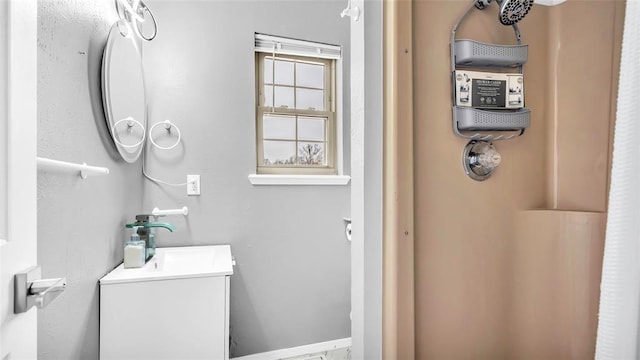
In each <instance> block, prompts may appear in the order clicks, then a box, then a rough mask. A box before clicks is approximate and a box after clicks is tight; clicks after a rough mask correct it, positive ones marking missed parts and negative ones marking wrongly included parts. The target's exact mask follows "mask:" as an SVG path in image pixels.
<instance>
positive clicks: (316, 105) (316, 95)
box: [276, 89, 324, 110]
mask: <svg viewBox="0 0 640 360" xmlns="http://www.w3.org/2000/svg"><path fill="white" fill-rule="evenodd" d="M276 94H277V93H276ZM296 102H297V104H296V105H297V106H296V108H297V109H314V110H324V91H322V90H309V89H296Z"/></svg>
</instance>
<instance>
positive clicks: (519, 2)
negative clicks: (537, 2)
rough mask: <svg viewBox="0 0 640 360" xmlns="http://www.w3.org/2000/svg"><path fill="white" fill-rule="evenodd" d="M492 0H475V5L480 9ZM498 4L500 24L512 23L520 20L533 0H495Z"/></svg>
mask: <svg viewBox="0 0 640 360" xmlns="http://www.w3.org/2000/svg"><path fill="white" fill-rule="evenodd" d="M491 1H492V0H476V7H477V8H478V9H480V10H482V9H484V8H485V7H487V5H489V4H491ZM496 1H497V2H498V5H499V6H500V12H499V13H498V20H500V23H501V24H502V25H513V24H515V23H517V22H518V21H520V20H522V19H523V18H524V17H525V15H527V13H528V12H529V10H531V7H532V6H533V0H496Z"/></svg>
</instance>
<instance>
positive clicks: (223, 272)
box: [100, 245, 233, 285]
mask: <svg viewBox="0 0 640 360" xmlns="http://www.w3.org/2000/svg"><path fill="white" fill-rule="evenodd" d="M232 274H233V265H232V258H231V246H230V245H211V246H182V247H167V248H157V249H156V254H155V255H154V256H153V257H152V258H151V259H150V260H149V261H147V263H146V264H145V265H144V266H143V267H141V268H137V269H125V268H124V264H120V265H119V266H118V267H117V268H115V269H113V270H112V271H111V272H110V273H108V274H107V275H105V276H104V277H103V278H102V279H100V285H108V284H118V283H128V282H140V281H154V280H167V279H181V278H194V277H209V276H227V275H232Z"/></svg>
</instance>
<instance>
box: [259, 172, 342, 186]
mask: <svg viewBox="0 0 640 360" xmlns="http://www.w3.org/2000/svg"><path fill="white" fill-rule="evenodd" d="M350 180H351V176H349V175H271V174H251V175H249V182H250V183H251V184H253V185H347V184H348V183H349V181H350Z"/></svg>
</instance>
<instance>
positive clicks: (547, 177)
mask: <svg viewBox="0 0 640 360" xmlns="http://www.w3.org/2000/svg"><path fill="white" fill-rule="evenodd" d="M620 3H621V2H619V1H590V2H583V1H571V0H570V1H568V2H567V3H565V4H562V5H559V6H556V7H551V8H549V7H543V6H539V5H534V8H533V9H532V10H531V12H530V14H529V15H527V17H526V18H525V19H524V20H523V21H522V22H521V23H519V25H520V30H521V32H522V41H523V43H526V44H528V45H529V61H528V63H527V64H526V66H525V86H526V89H527V90H526V93H527V98H526V106H527V107H529V108H531V109H532V114H533V115H532V118H531V127H530V128H529V129H527V131H526V133H525V135H524V136H522V137H520V138H518V139H515V140H510V141H498V142H495V146H496V148H497V150H498V151H499V152H500V153H501V154H502V159H503V162H502V164H501V165H500V167H499V169H498V170H497V172H496V173H495V174H494V175H493V176H492V177H491V178H490V179H489V180H487V181H484V182H476V181H473V180H471V179H469V178H468V177H467V176H466V175H465V174H464V171H463V169H462V165H461V153H462V149H463V147H464V145H465V144H466V142H467V141H466V140H465V139H462V138H459V137H456V136H455V135H454V134H453V131H452V130H451V126H452V125H451V95H450V93H451V88H450V76H451V75H450V63H449V61H450V59H449V36H450V31H451V28H452V27H453V25H454V24H455V22H456V21H457V19H458V18H459V17H460V16H461V15H462V13H463V12H464V10H465V8H466V7H467V6H468V5H469V3H468V2H466V1H429V0H422V1H415V2H414V7H413V24H414V33H413V35H414V47H415V53H414V65H413V67H414V78H413V82H414V114H415V116H414V122H415V124H414V142H415V161H414V166H415V219H416V229H415V262H416V271H415V297H416V301H415V303H416V310H415V312H416V324H415V326H416V339H415V343H416V358H418V359H431V358H433V359H442V358H446V359H508V358H518V357H520V356H525V355H527V353H526V346H525V347H524V348H523V347H519V346H518V345H517V344H516V342H515V341H514V340H515V339H514V335H513V334H512V330H513V329H514V326H517V325H522V324H521V322H520V320H519V316H520V315H521V314H520V313H518V311H520V310H521V309H519V308H518V307H517V306H516V305H517V302H516V300H517V298H515V297H514V296H513V295H514V291H517V290H518V289H520V290H522V289H525V290H526V289H529V288H528V287H526V286H528V285H527V283H526V282H524V283H523V282H522V281H521V280H522V279H520V278H519V276H518V275H517V274H515V273H514V271H515V270H517V269H518V267H517V266H516V264H515V263H514V261H516V259H517V256H516V255H518V256H522V257H524V259H526V260H528V261H532V263H531V266H532V267H533V269H535V268H540V269H545V266H547V265H546V263H545V262H544V261H541V259H544V257H531V258H529V257H528V255H527V254H529V252H532V253H535V251H536V249H537V248H536V246H537V245H540V244H537V245H536V244H535V243H534V242H533V241H524V240H522V232H523V230H522V228H521V227H520V228H517V227H516V223H517V222H516V219H517V218H518V216H519V215H518V214H520V213H521V212H522V211H526V210H531V209H551V208H554V207H556V208H563V209H568V210H579V211H605V210H606V196H607V186H608V173H609V167H610V165H609V164H610V160H609V158H610V155H609V154H610V151H609V149H610V129H611V126H612V114H614V113H615V109H614V107H615V103H614V102H613V101H612V100H614V99H615V87H616V85H615V84H616V77H617V70H616V67H617V63H616V60H615V59H616V57H617V56H618V55H616V52H617V51H619V40H617V39H619V35H617V34H619V30H618V29H619V27H620V26H621V17H622V15H621V12H620V11H619V7H620V6H619V5H620ZM497 11H498V10H497V7H495V5H493V4H492V5H491V6H490V7H489V8H488V9H487V10H484V11H473V12H472V13H471V14H470V15H469V17H468V18H467V19H466V20H465V21H464V22H463V24H462V26H461V27H460V29H459V31H458V36H457V38H470V39H474V40H479V41H485V42H490V43H497V44H513V43H514V42H515V41H514V36H513V31H512V29H511V28H509V27H504V26H502V25H500V24H499V22H498V20H497ZM592 35H593V36H592ZM616 41H618V43H616ZM559 214H561V212H557V213H550V214H548V219H546V220H545V219H542V220H541V222H538V223H536V224H537V226H539V227H540V228H546V227H548V226H550V227H552V226H554V224H555V223H557V222H559V221H560V220H561V218H560V217H561V215H559ZM602 216H604V215H602ZM528 229H531V231H538V228H536V227H530V228H528ZM599 234H600V233H599ZM552 235H553V234H552ZM574 235H575V233H571V232H569V233H566V234H565V238H566V239H572V238H573V237H574ZM541 236H543V237H542V238H541V239H540V241H541V242H542V243H546V244H555V245H556V246H569V248H565V250H564V251H565V254H567V256H573V255H575V256H578V255H579V254H580V248H579V247H573V248H572V247H571V246H570V244H574V243H571V242H567V243H560V239H562V238H563V237H562V236H555V235H554V236H551V235H548V236H547V235H544V233H542V234H541ZM532 238H535V236H529V237H527V239H532ZM602 241H603V235H602V234H600V242H597V241H595V242H594V244H595V245H594V247H593V248H594V249H597V247H598V246H601V244H602ZM598 244H600V245H598ZM516 245H517V247H516ZM529 246H530V247H531V248H529ZM516 250H517V251H516ZM548 255H549V256H559V255H558V254H556V253H554V252H553V251H551V252H550V253H549V254H548ZM546 270H549V269H548V268H546ZM556 270H557V271H558V273H557V276H555V277H553V276H550V277H547V278H546V281H548V286H549V287H561V286H563V285H569V286H572V285H573V283H571V278H568V277H567V269H565V268H557V269H556ZM596 275H597V276H590V277H587V279H589V281H591V283H589V286H594V285H595V286H596V288H597V285H598V284H599V274H596ZM523 284H524V285H523ZM523 286H525V287H524V288H523ZM529 290H530V289H529ZM522 291H524V290H522ZM597 295H598V294H592V293H589V294H588V295H585V298H576V301H578V302H580V301H583V303H581V304H592V303H593V300H594V299H596V301H597ZM565 300H566V299H565ZM596 303H597V302H596ZM529 305H530V306H533V307H535V306H539V305H540V304H537V303H536V302H535V301H534V300H533V299H532V301H531V302H530V303H529ZM578 305H580V304H578ZM587 309H592V308H591V307H587ZM589 311H591V310H589ZM558 314H559V315H558V316H562V315H563V313H561V312H559V313H558ZM564 315H566V318H562V319H559V320H558V321H571V319H572V317H571V315H570V314H564ZM589 316H591V317H589ZM593 316H594V314H593V313H592V312H591V313H589V314H588V315H585V317H584V318H586V319H593ZM540 329H542V328H537V329H536V331H537V330H540ZM581 339H582V338H581ZM581 344H583V345H580V346H579V347H580V349H578V350H580V351H577V352H574V353H572V354H570V355H571V356H573V355H575V356H576V358H581V355H579V354H586V353H588V351H584V350H585V347H588V346H590V345H584V344H585V343H581ZM525 345H527V344H526V339H525ZM523 349H524V350H523ZM521 351H524V352H521ZM554 355H558V357H562V355H561V354H554ZM514 356H516V357H514Z"/></svg>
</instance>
